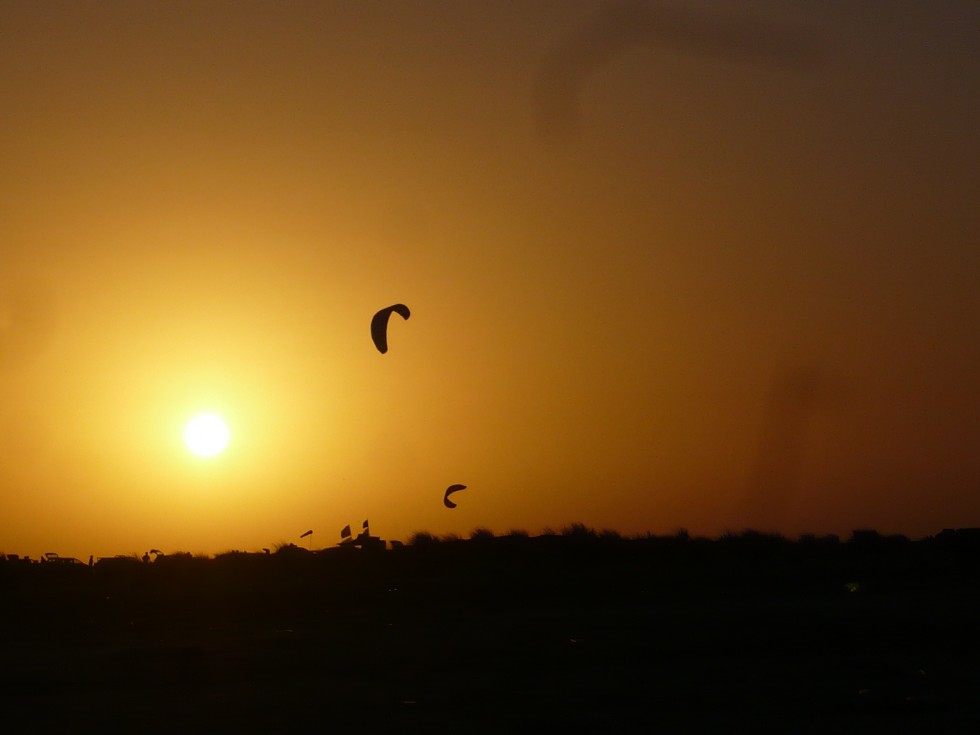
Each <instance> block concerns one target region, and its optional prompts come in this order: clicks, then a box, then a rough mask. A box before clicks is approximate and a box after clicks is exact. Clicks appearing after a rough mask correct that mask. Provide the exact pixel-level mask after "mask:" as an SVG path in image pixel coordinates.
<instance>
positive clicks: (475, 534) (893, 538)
mask: <svg viewBox="0 0 980 735" xmlns="http://www.w3.org/2000/svg"><path fill="white" fill-rule="evenodd" d="M305 535H308V534H304V536H305ZM551 538H564V539H572V540H575V539H578V540H594V541H597V542H606V543H643V542H657V541H661V542H671V541H672V542H675V543H677V542H692V543H701V544H719V545H723V544H725V543H731V542H738V541H742V542H746V541H754V542H757V543H773V544H776V543H779V544H784V545H806V544H814V543H820V544H823V545H832V544H852V545H859V544H876V543H889V544H917V543H923V542H930V541H935V540H940V541H942V540H953V539H959V540H965V541H967V542H969V543H970V544H971V545H972V544H977V545H978V546H980V527H969V526H967V527H956V528H951V527H947V528H943V529H942V530H940V531H939V532H937V533H935V534H932V535H925V536H920V537H917V538H911V537H909V536H907V535H905V534H900V533H894V534H883V533H880V532H879V531H876V530H874V529H871V528H859V529H854V530H852V531H851V532H850V535H849V536H848V537H847V538H843V539H842V537H841V536H840V535H839V534H834V533H826V534H816V533H800V534H797V535H795V536H790V535H786V534H783V533H780V532H778V531H760V530H757V529H753V528H746V529H743V530H741V531H725V532H723V533H721V534H718V535H715V536H699V535H692V534H690V533H689V532H688V531H687V530H686V529H684V528H679V529H677V530H676V531H674V532H673V533H669V534H657V533H654V532H652V531H646V532H641V533H636V534H621V533H620V532H618V531H615V530H612V529H600V530H596V529H594V528H589V527H588V526H586V525H585V524H582V523H572V524H569V525H566V526H562V527H561V528H560V529H558V530H554V529H552V528H550V527H545V528H544V529H542V531H541V532H540V533H538V534H536V535H531V534H530V533H528V532H527V531H525V530H521V529H513V530H510V531H508V532H507V533H504V534H495V533H494V532H493V531H491V530H490V529H488V528H485V527H477V528H475V529H473V530H472V531H470V534H469V536H468V537H466V538H464V537H462V536H460V535H459V534H456V533H452V532H450V533H445V534H441V535H438V534H435V533H431V532H429V531H415V532H413V533H412V534H411V535H410V536H409V537H408V540H407V541H402V540H397V539H388V540H386V539H383V538H381V537H379V536H371V535H370V534H369V533H368V532H367V531H365V532H364V533H362V534H360V535H358V536H356V537H348V538H345V539H343V540H342V541H340V542H338V543H337V544H334V545H332V546H325V547H321V548H317V549H313V548H306V547H304V546H300V545H298V544H295V543H293V542H288V541H280V542H277V543H275V544H274V545H273V546H272V547H271V548H270V547H262V548H261V549H260V550H257V551H256V550H253V551H246V550H244V549H228V550H226V551H220V552H216V553H204V552H194V553H192V552H189V551H184V550H175V551H171V552H169V553H164V552H163V551H161V550H159V549H156V548H152V549H149V550H148V551H146V552H144V553H143V554H142V555H140V554H139V553H138V552H132V553H131V554H114V555H111V556H99V557H95V556H94V555H90V557H89V561H88V564H90V565H91V564H94V563H96V562H99V561H103V560H106V559H117V560H118V559H129V560H136V561H140V560H142V561H144V562H149V561H151V559H150V555H151V554H152V555H153V560H156V559H157V558H163V557H193V558H198V559H217V558H219V557H224V556H230V555H254V556H266V555H273V554H279V553H280V552H284V551H285V552H286V553H305V554H313V555H316V554H320V553H324V552H332V551H338V550H344V549H350V550H353V549H358V550H367V549H372V550H382V551H393V550H395V549H400V548H404V547H418V546H428V545H439V544H455V543H481V542H488V541H491V540H506V539H528V540H530V539H551ZM0 560H10V561H29V562H37V563H45V562H58V563H79V564H84V563H85V562H83V561H82V560H80V559H78V558H77V557H65V556H61V555H60V554H59V553H57V552H45V553H44V554H43V555H41V556H39V557H38V558H37V559H34V558H32V557H31V556H30V555H23V556H22V555H20V554H18V553H7V552H3V551H0Z"/></svg>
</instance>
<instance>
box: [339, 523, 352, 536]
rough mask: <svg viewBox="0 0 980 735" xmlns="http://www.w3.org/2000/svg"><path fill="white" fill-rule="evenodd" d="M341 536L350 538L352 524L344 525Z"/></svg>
mask: <svg viewBox="0 0 980 735" xmlns="http://www.w3.org/2000/svg"><path fill="white" fill-rule="evenodd" d="M340 538H350V524H348V525H346V526H344V530H343V531H341V532H340Z"/></svg>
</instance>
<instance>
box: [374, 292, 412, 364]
mask: <svg viewBox="0 0 980 735" xmlns="http://www.w3.org/2000/svg"><path fill="white" fill-rule="evenodd" d="M391 312H395V313H396V314H398V315H399V316H401V318H402V319H408V318H409V317H410V316H411V315H412V312H411V311H409V310H408V307H407V306H405V304H394V305H392V306H389V307H387V308H384V309H382V310H381V311H379V312H378V313H377V314H375V315H374V317H373V318H372V319H371V339H372V340H374V346H375V347H377V348H378V352H380V353H381V354H382V355H383V354H384V353H386V352H387V351H388V317H390V316H391Z"/></svg>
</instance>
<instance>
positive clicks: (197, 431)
mask: <svg viewBox="0 0 980 735" xmlns="http://www.w3.org/2000/svg"><path fill="white" fill-rule="evenodd" d="M228 438H229V432H228V424H226V423H225V421H224V419H222V418H221V417H220V416H217V415H215V414H213V413H201V414H198V415H197V416H195V417H194V418H192V419H191V420H190V421H188V422H187V428H186V429H185V430H184V444H186V445H187V448H188V449H189V450H190V451H191V453H192V454H196V455H197V456H198V457H213V456H215V455H216V454H220V453H221V452H223V451H224V449H225V447H227V446H228Z"/></svg>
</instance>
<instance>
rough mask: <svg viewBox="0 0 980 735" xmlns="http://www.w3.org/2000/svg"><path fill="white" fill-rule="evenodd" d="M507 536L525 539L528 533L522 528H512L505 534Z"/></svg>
mask: <svg viewBox="0 0 980 735" xmlns="http://www.w3.org/2000/svg"><path fill="white" fill-rule="evenodd" d="M507 535H508V536H509V537H511V538H527V537H528V533H527V531H525V530H524V529H523V528H512V529H511V530H510V531H508V532H507Z"/></svg>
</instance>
